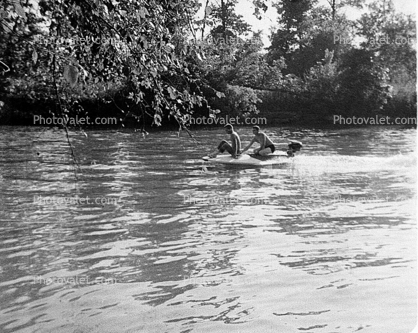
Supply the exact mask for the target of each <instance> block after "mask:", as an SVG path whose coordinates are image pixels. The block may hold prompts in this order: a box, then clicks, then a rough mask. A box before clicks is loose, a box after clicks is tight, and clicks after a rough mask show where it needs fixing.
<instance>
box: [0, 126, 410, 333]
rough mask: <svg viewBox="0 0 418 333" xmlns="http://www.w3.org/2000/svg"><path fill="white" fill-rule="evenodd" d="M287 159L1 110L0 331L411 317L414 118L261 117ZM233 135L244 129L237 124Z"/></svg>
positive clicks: (315, 323) (383, 324)
mask: <svg viewBox="0 0 418 333" xmlns="http://www.w3.org/2000/svg"><path fill="white" fill-rule="evenodd" d="M266 131H267V133H269V134H271V135H272V137H273V138H274V141H275V142H276V143H282V146H284V145H283V143H285V142H286V140H287V139H289V138H292V139H296V140H300V141H302V142H303V143H304V147H303V149H302V151H300V152H299V153H298V155H297V156H296V157H295V158H294V159H293V160H292V162H291V163H289V164H287V165H285V166H276V167H270V168H261V169H256V168H255V169H251V168H238V167H235V168H231V167H225V166H220V165H210V164H207V163H206V162H205V163H204V162H202V161H201V157H202V156H203V155H205V154H206V153H207V152H208V151H209V150H211V149H212V148H213V147H214V146H215V145H216V144H217V143H218V141H219V140H220V139H222V138H224V136H225V135H224V133H223V130H222V129H200V130H197V131H195V132H194V135H195V137H196V140H197V141H196V140H193V139H191V138H190V137H189V136H188V135H187V133H184V132H183V133H181V134H180V136H178V135H177V133H176V132H169V131H168V132H166V131H162V132H153V133H151V134H150V135H149V136H147V137H146V138H143V137H142V136H141V134H140V133H139V132H133V131H131V130H120V131H116V130H108V131H104V130H91V131H87V132H86V133H87V136H85V135H84V134H83V133H81V132H79V131H72V132H71V133H70V138H71V141H72V143H73V146H74V151H75V154H76V156H77V159H78V160H79V168H76V167H75V166H74V164H73V163H72V157H71V154H70V150H69V147H68V144H67V141H66V137H65V134H64V132H63V131H62V130H59V129H44V128H34V127H0V222H1V223H0V254H1V255H0V331H1V332H3V333H9V332H19V333H29V332H30V333H32V332H42V333H44V332H54V333H56V332H59V333H61V332H65V333H66V332H68V333H70V332H71V333H85V332H100V333H104V332H126V333H127V332H158V333H161V332H183V333H186V332H197V333H201V332H230V333H233V332H237V333H238V332H240V333H243V332H245V333H247V332H248V333H253V332H266V333H267V332H284V333H292V332H315V333H317V332H318V333H321V332H327V333H331V332H357V331H361V332H362V333H367V332H376V333H383V332H390V333H395V332H399V333H407V332H410V331H412V329H413V327H414V326H415V325H416V320H417V318H416V314H417V266H416V261H417V260H416V259H417V248H416V244H417V225H416V221H417V220H416V208H415V202H416V130H415V129H397V128H382V127H369V128H346V129H332V130H331V129H326V130H315V129H280V128H268V129H267V130H266ZM238 132H239V133H240V135H241V136H242V140H243V141H244V142H248V141H249V139H250V138H251V136H250V134H251V130H250V129H247V128H239V129H238Z"/></svg>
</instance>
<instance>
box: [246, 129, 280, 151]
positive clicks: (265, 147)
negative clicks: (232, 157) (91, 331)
mask: <svg viewBox="0 0 418 333" xmlns="http://www.w3.org/2000/svg"><path fill="white" fill-rule="evenodd" d="M253 133H254V138H253V139H252V140H251V142H250V143H249V144H248V146H247V147H245V148H244V150H243V151H242V153H244V152H245V151H247V150H248V149H249V148H250V147H251V146H252V145H253V143H254V142H258V143H259V144H260V148H257V149H254V154H256V155H261V156H266V155H268V154H271V153H274V151H275V150H276V147H274V143H273V141H271V140H270V138H269V137H268V136H267V135H266V134H265V133H264V132H260V127H258V126H253Z"/></svg>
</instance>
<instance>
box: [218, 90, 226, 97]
mask: <svg viewBox="0 0 418 333" xmlns="http://www.w3.org/2000/svg"><path fill="white" fill-rule="evenodd" d="M216 96H217V97H218V98H222V97H225V94H224V93H223V92H220V91H217V92H216Z"/></svg>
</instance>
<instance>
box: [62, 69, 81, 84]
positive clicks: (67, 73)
mask: <svg viewBox="0 0 418 333" xmlns="http://www.w3.org/2000/svg"><path fill="white" fill-rule="evenodd" d="M78 76H79V73H78V69H77V67H75V66H73V65H68V66H65V67H64V79H65V80H66V81H67V82H68V83H69V84H70V86H71V87H72V88H74V87H75V86H76V84H77V81H78Z"/></svg>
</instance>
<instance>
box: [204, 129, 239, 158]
mask: <svg viewBox="0 0 418 333" xmlns="http://www.w3.org/2000/svg"><path fill="white" fill-rule="evenodd" d="M224 127H225V131H226V133H227V134H229V136H230V139H231V144H229V142H227V141H225V140H222V141H221V143H220V144H219V145H218V148H217V150H216V151H215V152H213V153H212V154H209V157H211V158H214V157H216V156H217V155H218V154H219V153H223V152H224V151H227V152H228V153H230V154H231V155H232V157H233V158H238V156H239V155H240V152H241V139H240V138H239V135H238V133H237V132H235V131H234V127H233V126H232V125H231V124H226V125H225V126H224Z"/></svg>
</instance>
